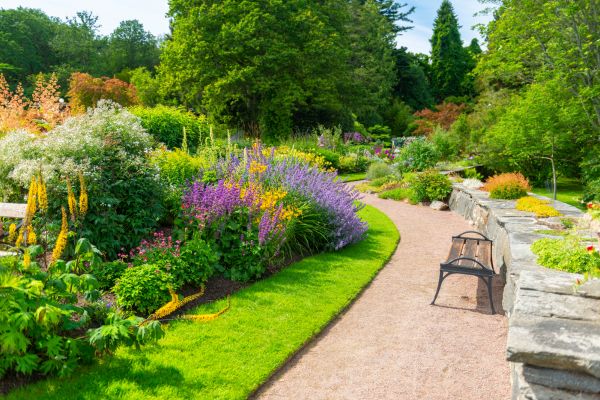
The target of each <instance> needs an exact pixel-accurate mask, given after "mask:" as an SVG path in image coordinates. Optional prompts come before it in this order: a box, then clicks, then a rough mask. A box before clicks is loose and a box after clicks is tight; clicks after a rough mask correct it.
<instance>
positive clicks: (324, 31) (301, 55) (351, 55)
mask: <svg viewBox="0 0 600 400" xmlns="http://www.w3.org/2000/svg"><path fill="white" fill-rule="evenodd" d="M169 13H170V15H171V16H172V17H173V21H172V27H173V34H172V40H169V41H167V42H166V43H165V46H164V51H163V53H162V56H161V65H160V68H159V75H160V81H161V87H162V90H163V92H164V93H165V94H168V95H170V96H172V97H174V98H177V99H179V100H180V101H181V102H182V103H183V104H185V105H187V106H191V107H195V108H196V109H199V108H200V107H202V108H203V109H204V110H206V112H207V113H208V114H209V115H211V116H212V117H214V118H215V120H216V121H217V122H224V123H228V124H229V125H230V126H232V127H240V128H241V129H243V130H244V131H245V132H246V133H248V134H251V135H253V136H258V135H260V136H261V137H262V138H263V140H265V141H267V142H272V141H276V140H278V139H282V138H286V137H288V136H289V135H290V134H291V132H292V130H293V129H294V128H295V127H299V128H308V127H312V126H315V125H317V123H319V122H320V123H327V124H328V125H335V124H344V125H345V126H347V125H348V123H347V122H348V121H351V120H352V119H351V112H352V111H354V112H355V113H356V114H357V115H358V116H359V118H360V119H365V118H368V117H369V116H371V115H376V114H378V113H379V112H380V110H382V109H383V108H384V106H386V105H387V104H386V102H387V99H388V98H389V93H390V91H391V85H392V82H393V59H392V57H391V51H392V49H393V46H394V31H395V27H394V24H393V23H392V22H391V21H390V20H389V19H388V18H386V17H385V16H384V15H382V14H381V8H380V5H379V4H377V3H375V2H344V3H340V2H334V3H328V2H325V3H323V2H318V3H307V2H304V1H300V0H292V1H285V2H280V3H277V4H271V5H270V6H269V7H263V6H262V5H261V4H260V3H258V2H222V3H214V2H211V1H205V0H203V1H199V2H195V3H190V2H185V1H173V2H171V3H170V12H169ZM299 32H300V33H301V34H298V33H299ZM207 54H210V57H207ZM358 60H360V61H358Z"/></svg>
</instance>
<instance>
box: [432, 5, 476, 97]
mask: <svg viewBox="0 0 600 400" xmlns="http://www.w3.org/2000/svg"><path fill="white" fill-rule="evenodd" d="M468 72H469V71H468V59H467V55H466V52H465V50H464V49H463V43H462V40H461V38H460V32H459V25H458V18H457V17H456V14H455V13H454V7H453V6H452V4H451V3H450V1H449V0H444V1H443V2H442V5H441V6H440V8H439V10H438V12H437V17H436V19H435V22H434V25H433V36H432V37H431V81H432V86H433V93H434V95H435V97H436V99H437V100H438V101H442V100H444V99H445V98H446V97H449V96H462V95H463V94H465V89H464V86H463V82H464V80H465V77H466V76H467V73H468Z"/></svg>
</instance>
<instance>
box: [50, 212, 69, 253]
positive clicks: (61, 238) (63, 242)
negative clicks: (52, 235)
mask: <svg viewBox="0 0 600 400" xmlns="http://www.w3.org/2000/svg"><path fill="white" fill-rule="evenodd" d="M61 211H62V224H61V226H60V232H59V234H58V238H56V244H55V245H54V250H53V251H52V262H53V263H54V262H56V261H57V260H58V259H60V257H61V256H62V253H63V252H64V251H65V248H66V247H67V235H68V234H69V223H68V222H67V212H66V211H65V208H64V207H62V209H61Z"/></svg>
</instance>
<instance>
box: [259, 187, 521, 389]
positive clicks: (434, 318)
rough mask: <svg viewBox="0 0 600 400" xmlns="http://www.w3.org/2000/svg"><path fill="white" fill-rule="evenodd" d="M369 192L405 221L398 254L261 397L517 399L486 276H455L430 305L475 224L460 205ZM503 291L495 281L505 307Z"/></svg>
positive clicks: (400, 223)
mask: <svg viewBox="0 0 600 400" xmlns="http://www.w3.org/2000/svg"><path fill="white" fill-rule="evenodd" d="M364 201H365V202H366V203H368V204H371V205H373V206H375V207H377V208H379V209H380V210H382V211H384V212H385V213H386V214H387V215H388V216H389V217H390V218H391V219H392V220H393V221H394V223H395V224H396V226H397V227H398V229H399V230H400V234H401V236H402V238H401V242H400V245H399V246H398V249H397V250H396V253H395V254H394V256H393V258H392V259H391V261H390V263H389V264H388V265H387V266H386V267H385V268H384V269H383V270H382V271H381V272H380V273H379V275H378V276H377V277H376V278H375V280H374V281H373V282H372V284H371V285H370V286H369V287H368V288H367V289H366V290H365V291H364V292H363V294H362V295H361V296H360V297H359V298H358V299H357V300H356V302H355V303H354V304H353V305H352V306H351V307H350V308H349V309H348V310H347V312H345V313H344V314H343V315H341V316H340V317H339V318H338V319H337V320H336V321H334V322H333V323H332V324H331V326H330V327H329V328H327V329H326V330H325V332H323V333H322V334H321V335H319V337H318V338H317V339H316V340H314V341H313V342H312V343H311V344H310V345H308V346H307V347H306V348H305V349H304V350H302V351H301V352H300V353H299V354H297V355H296V356H295V357H294V358H293V359H292V360H291V361H290V362H289V363H288V365H286V367H284V368H283V370H281V371H280V372H279V373H278V374H276V375H275V376H274V377H273V378H272V379H271V381H270V382H269V383H267V385H265V386H264V387H263V388H262V389H261V390H260V391H259V392H258V393H257V394H256V396H255V398H258V399H311V400H314V399H336V400H337V399H428V400H433V399H460V400H469V399H478V400H479V399H485V400H497V399H509V398H510V383H509V368H508V363H507V362H506V361H505V347H506V332H507V321H506V318H505V317H504V316H503V315H498V314H497V315H490V314H489V305H488V300H487V296H486V295H485V293H486V292H485V291H484V285H482V284H479V282H478V279H477V278H475V277H469V276H457V275H454V276H451V277H449V278H448V279H446V280H445V281H444V286H443V287H442V291H441V293H440V296H439V297H438V300H437V301H436V306H430V305H429V303H430V302H431V299H432V297H433V294H434V293H435V288H436V285H437V279H438V273H439V262H440V261H441V260H442V259H444V258H445V257H446V256H447V253H448V249H449V246H450V238H451V236H452V235H453V234H458V233H460V232H462V231H465V230H468V229H469V225H468V223H467V222H466V221H465V220H464V219H463V218H462V217H460V216H458V215H457V214H454V213H452V212H440V211H433V210H431V209H430V208H428V207H419V206H411V205H408V204H405V203H401V202H395V201H392V200H381V199H379V198H377V197H375V196H372V195H366V196H365V198H364ZM498 283H499V282H498ZM501 291H502V288H501V286H500V285H496V287H495V296H494V301H495V304H496V308H497V309H498V308H501V306H500V304H501Z"/></svg>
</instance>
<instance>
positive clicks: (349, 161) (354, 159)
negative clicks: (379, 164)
mask: <svg viewBox="0 0 600 400" xmlns="http://www.w3.org/2000/svg"><path fill="white" fill-rule="evenodd" d="M370 162H371V161H370V160H369V159H368V158H366V157H364V156H361V155H359V154H356V153H352V154H347V155H344V156H340V159H339V162H338V165H337V170H338V172H339V173H340V174H348V173H356V172H364V171H365V170H366V169H367V168H368V166H369V164H370Z"/></svg>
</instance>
